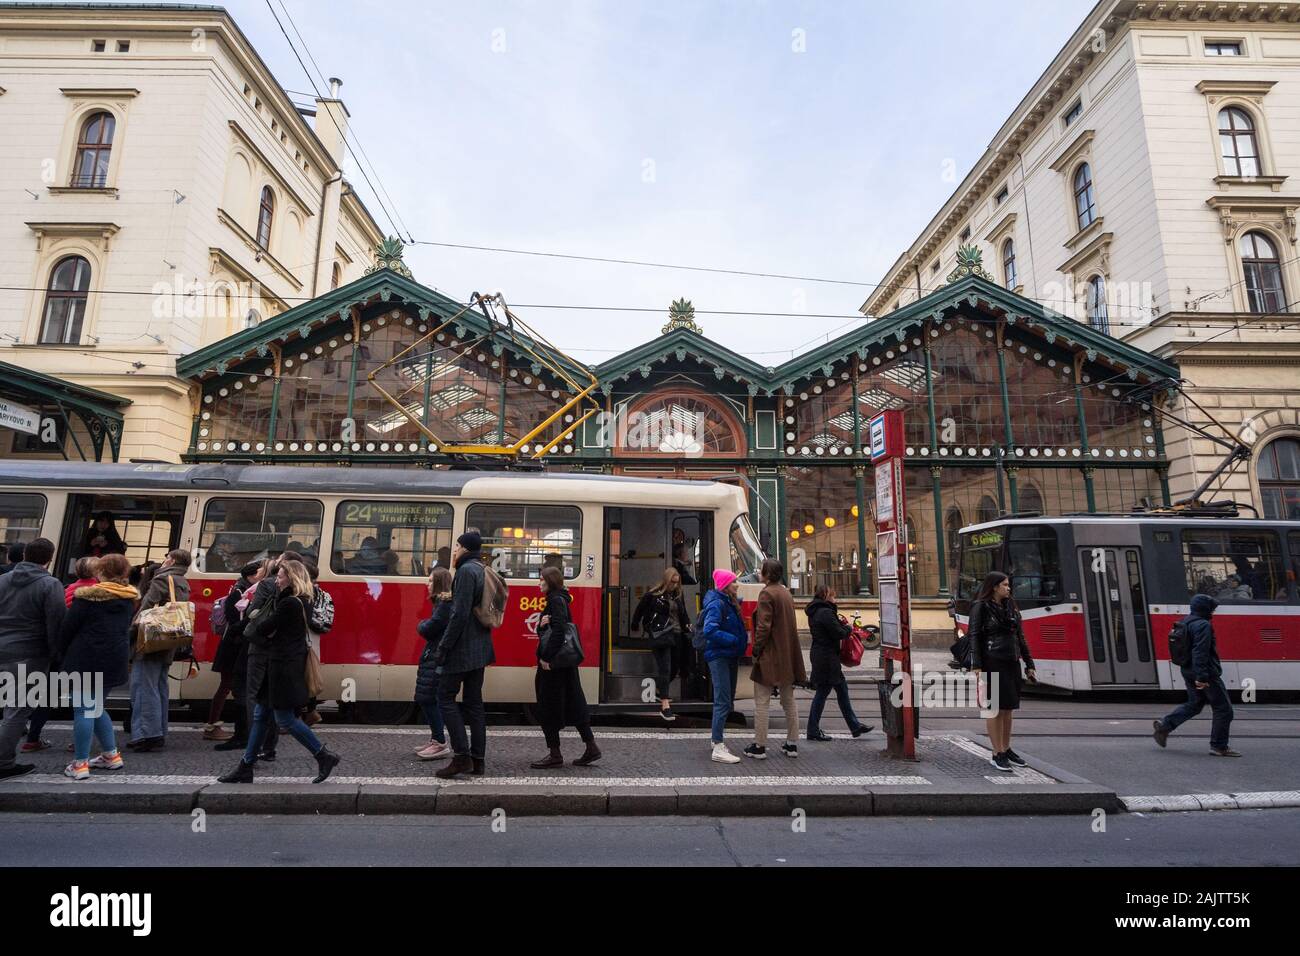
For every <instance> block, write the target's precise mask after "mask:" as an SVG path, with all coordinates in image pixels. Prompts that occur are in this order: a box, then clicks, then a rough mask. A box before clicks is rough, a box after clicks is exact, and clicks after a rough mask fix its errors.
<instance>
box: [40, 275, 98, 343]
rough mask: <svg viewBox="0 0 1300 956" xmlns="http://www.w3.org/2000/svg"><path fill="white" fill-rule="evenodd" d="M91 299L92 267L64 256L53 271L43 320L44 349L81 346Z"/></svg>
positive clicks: (47, 291)
mask: <svg viewBox="0 0 1300 956" xmlns="http://www.w3.org/2000/svg"><path fill="white" fill-rule="evenodd" d="M89 299H90V263H89V262H87V261H86V260H85V259H84V258H82V257H81V256H64V257H63V258H62V259H60V260H59V261H58V262H57V263H55V265H54V268H53V269H52V270H51V271H50V281H49V284H48V285H47V286H46V289H45V311H44V314H43V316H42V318H41V337H40V342H41V344H42V345H78V344H80V342H81V332H82V327H83V325H84V324H85V321H86V303H87V302H88V301H89Z"/></svg>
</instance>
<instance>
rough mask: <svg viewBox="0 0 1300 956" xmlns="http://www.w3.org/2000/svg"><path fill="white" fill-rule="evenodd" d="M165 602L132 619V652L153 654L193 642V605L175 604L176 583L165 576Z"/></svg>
mask: <svg viewBox="0 0 1300 956" xmlns="http://www.w3.org/2000/svg"><path fill="white" fill-rule="evenodd" d="M167 591H168V597H169V600H168V601H167V603H166V604H159V605H156V606H154V607H151V608H146V609H145V610H143V611H141V612H140V613H139V615H138V616H137V617H136V619H135V622H136V632H135V633H136V638H135V641H136V643H135V649H136V651H137V652H139V653H141V654H156V653H158V652H159V651H170V650H174V649H176V648H178V647H185V646H187V645H189V644H191V643H193V641H194V605H193V604H192V603H190V602H189V601H177V600H176V581H175V579H174V578H173V576H172V575H170V574H169V575H167Z"/></svg>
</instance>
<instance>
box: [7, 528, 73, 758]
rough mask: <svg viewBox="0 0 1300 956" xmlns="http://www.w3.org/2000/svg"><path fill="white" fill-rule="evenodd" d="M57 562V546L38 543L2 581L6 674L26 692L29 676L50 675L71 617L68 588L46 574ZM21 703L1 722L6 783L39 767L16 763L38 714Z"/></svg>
mask: <svg viewBox="0 0 1300 956" xmlns="http://www.w3.org/2000/svg"><path fill="white" fill-rule="evenodd" d="M53 559H54V543H53V542H52V541H50V540H49V539H48V538H36V539H35V540H33V541H31V542H29V543H28V545H27V548H26V550H25V552H24V555H23V560H22V561H19V562H18V563H17V564H16V565H15V566H14V568H13V570H12V571H10V572H9V573H8V574H5V575H2V576H0V673H4V674H8V675H9V679H10V681H11V682H12V686H14V687H19V688H25V687H26V678H27V676H28V675H31V674H37V673H42V672H46V671H48V670H49V666H50V659H51V658H52V657H53V654H54V648H55V644H56V642H57V641H58V637H59V629H60V628H61V627H62V626H63V618H64V617H65V616H66V615H67V613H68V606H67V605H66V604H64V603H63V585H62V584H60V583H59V580H58V578H56V577H54V576H53V575H52V574H50V572H49V571H48V570H46V568H47V566H48V565H49V563H50V561H52V560H53ZM32 703H33V702H32V701H29V700H24V699H18V700H15V701H14V702H13V703H7V704H6V705H5V706H4V710H3V716H0V780H3V779H5V778H7V777H17V776H19V775H21V774H24V773H30V772H31V771H32V770H34V769H35V765H34V764H29V763H28V764H20V763H17V762H16V761H15V756H16V754H17V750H18V741H19V739H20V738H21V737H22V736H23V731H24V729H25V728H26V726H27V719H28V718H29V717H31V716H32V712H33V711H34V710H35V709H36V708H35V707H34V706H28V705H29V704H32Z"/></svg>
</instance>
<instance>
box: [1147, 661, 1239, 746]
mask: <svg viewBox="0 0 1300 956" xmlns="http://www.w3.org/2000/svg"><path fill="white" fill-rule="evenodd" d="M1182 672H1183V682H1184V683H1185V684H1186V685H1187V702H1186V703H1183V704H1179V705H1178V707H1177V708H1176V709H1175V710H1174V712H1173V713H1171V714H1170V715H1169V716H1168V717H1166V718H1165V719H1164V720H1162V721H1161V722H1160V723H1161V725H1162V726H1163V727H1164V728H1165V730H1167V731H1173V730H1175V729H1176V728H1177V727H1178V726H1179V725H1181V724H1184V723H1186V722H1187V721H1189V720H1191V719H1192V718H1193V717H1195V716H1196V715H1197V714H1199V713H1200V712H1201V711H1203V710H1204V709H1205V705H1206V704H1207V703H1208V704H1209V705H1210V709H1211V711H1212V712H1213V718H1212V719H1211V721H1210V746H1211V747H1212V748H1214V749H1215V750H1223V749H1224V748H1225V747H1227V746H1228V727H1229V726H1230V725H1231V724H1232V702H1231V701H1230V700H1228V689H1227V688H1226V687H1224V686H1223V678H1222V677H1211V678H1210V680H1209V682H1208V683H1207V684H1206V686H1205V687H1204V688H1203V689H1202V688H1200V687H1197V686H1196V675H1195V674H1193V673H1192V672H1191V671H1190V670H1188V669H1187V668H1185V667H1184V668H1182Z"/></svg>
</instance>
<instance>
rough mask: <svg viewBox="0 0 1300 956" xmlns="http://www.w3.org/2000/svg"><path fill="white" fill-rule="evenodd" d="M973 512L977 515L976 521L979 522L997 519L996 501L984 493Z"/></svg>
mask: <svg viewBox="0 0 1300 956" xmlns="http://www.w3.org/2000/svg"><path fill="white" fill-rule="evenodd" d="M975 513H976V515H977V516H978V521H979V523H980V524H984V523H985V522H987V521H997V520H998V503H997V502H996V501H994V500H993V499H992V498H990V497H989V496H988V495H985V496H984V497H983V498H981V499H980V506H979V508H978V509H977V510H976V512H975Z"/></svg>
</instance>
